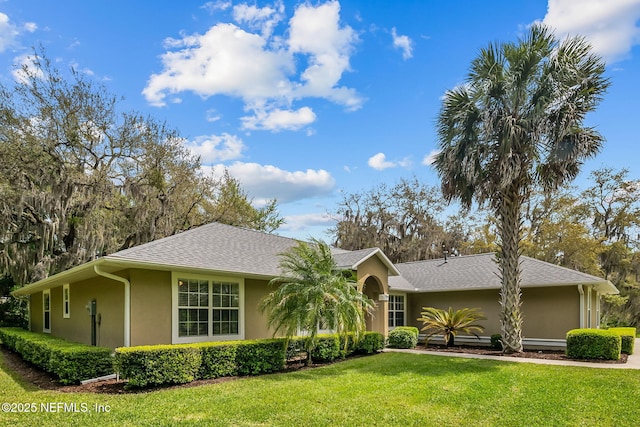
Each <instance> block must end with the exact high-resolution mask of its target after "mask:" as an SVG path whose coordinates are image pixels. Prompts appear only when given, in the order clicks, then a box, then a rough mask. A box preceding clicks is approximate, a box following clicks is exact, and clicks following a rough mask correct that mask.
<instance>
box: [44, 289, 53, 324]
mask: <svg viewBox="0 0 640 427" xmlns="http://www.w3.org/2000/svg"><path fill="white" fill-rule="evenodd" d="M47 300H48V302H49V304H48V305H49V308H47V304H46V301H47ZM47 314H48V315H49V327H48V328H47V327H46V324H47V322H46V321H45V318H46V316H47ZM42 332H45V333H47V334H50V333H51V289H45V290H44V291H42Z"/></svg>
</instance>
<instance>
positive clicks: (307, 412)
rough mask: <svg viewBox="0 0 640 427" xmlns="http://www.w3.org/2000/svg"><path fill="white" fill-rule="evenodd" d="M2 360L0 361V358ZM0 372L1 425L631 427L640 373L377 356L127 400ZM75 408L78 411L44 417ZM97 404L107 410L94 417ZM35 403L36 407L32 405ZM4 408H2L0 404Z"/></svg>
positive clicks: (638, 416)
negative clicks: (36, 384)
mask: <svg viewBox="0 0 640 427" xmlns="http://www.w3.org/2000/svg"><path fill="white" fill-rule="evenodd" d="M0 357H2V356H0ZM1 368H2V369H0V402H9V403H15V404H16V405H14V406H17V404H22V405H25V404H28V405H31V404H35V407H37V412H36V413H1V412H0V425H12V426H49V425H51V426H59V425H82V426H88V425H95V426H103V425H114V426H140V425H154V426H157V425H194V426H195V425H223V426H224V425H233V426H238V425H239V426H265V425H266V426H271V425H285V426H316V425H320V426H322V425H326V426H336V425H347V426H349V425H354V426H358V425H362V426H371V425H381V426H389V425H398V426H409V425H416V426H563V425H571V426H598V427H602V426H637V425H639V422H640V410H639V409H638V408H640V405H638V402H639V401H640V371H632V370H614V369H589V368H574V367H556V366H544V365H534V364H522V363H507V362H496V361H487V360H473V359H458V358H449V357H441V356H428V355H416V354H404V353H383V354H379V355H376V356H369V357H362V358H357V359H351V360H348V361H345V362H340V363H336V364H333V365H330V366H326V367H322V368H317V369H312V370H305V371H299V372H294V373H287V374H276V375H266V376H262V377H251V378H242V379H239V380H234V381H227V382H223V383H219V384H213V385H208V386H201V387H191V388H181V389H174V390H163V391H155V392H149V393H139V394H127V395H104V394H100V395H97V394H68V393H59V392H51V391H37V390H34V389H32V388H31V387H29V386H27V385H25V384H22V383H20V382H19V381H18V380H17V379H16V378H14V377H12V376H11V372H8V371H7V369H6V368H5V367H4V365H2V366H1ZM63 403H67V404H69V403H75V404H76V408H77V410H78V411H82V410H83V409H86V410H87V412H76V413H73V412H58V413H44V412H43V410H42V405H43V404H44V405H50V406H53V407H54V408H57V407H58V406H57V405H58V404H60V405H61V406H60V408H61V410H64V406H62V404H63ZM94 405H103V406H104V407H106V406H107V405H108V408H109V412H96V411H95V407H94ZM31 406H34V405H31ZM3 409H4V407H3Z"/></svg>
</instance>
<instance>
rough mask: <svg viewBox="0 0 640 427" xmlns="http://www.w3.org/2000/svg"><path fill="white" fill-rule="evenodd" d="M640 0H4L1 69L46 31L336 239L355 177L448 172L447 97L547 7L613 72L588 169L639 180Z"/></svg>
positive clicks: (289, 215) (257, 198) (299, 231)
mask: <svg viewBox="0 0 640 427" xmlns="http://www.w3.org/2000/svg"><path fill="white" fill-rule="evenodd" d="M639 19H640V0H608V1H601V0H550V1H549V2H546V1H534V0H496V1H491V2H481V1H471V0H469V1H456V0H451V1H447V2H439V1H438V2H436V1H420V0H416V1H409V0H406V1H379V0H352V1H342V2H338V1H327V2H324V1H318V2H316V1H313V2H300V1H295V2H290V1H271V2H267V1H255V2H254V1H248V2H241V1H233V2H232V1H218V0H215V1H211V2H206V1H192V0H182V1H169V0H156V1H132V0H110V1H106V0H92V1H87V0H61V1H45V0H40V1H35V0H5V1H0V80H1V81H2V82H3V83H5V84H9V83H11V81H12V80H13V78H14V74H13V68H12V66H13V64H20V63H24V62H25V61H27V62H28V60H29V55H30V54H31V53H32V49H31V48H32V46H36V45H42V46H44V48H45V50H46V52H47V54H48V56H49V57H50V58H51V59H53V60H55V62H56V65H57V66H58V68H60V69H68V68H69V67H75V68H76V69H77V70H79V71H82V72H84V73H88V74H89V75H91V76H92V78H94V79H95V80H96V81H100V82H103V83H104V84H105V85H106V86H107V88H109V89H110V91H111V92H113V93H114V94H116V95H121V96H124V97H125V101H124V104H123V107H124V108H126V109H133V110H137V111H141V112H144V113H148V114H150V115H152V116H154V117H156V118H158V119H161V120H166V122H167V123H168V124H169V125H171V126H172V127H175V128H177V129H178V130H179V131H180V133H181V134H182V136H184V137H185V138H186V141H185V144H186V145H187V146H188V147H189V148H190V149H191V150H192V151H193V152H194V153H196V154H199V155H201V156H202V160H203V164H204V165H205V168H206V170H207V172H210V173H220V170H221V167H227V168H228V169H229V171H230V173H231V174H232V175H233V176H234V177H236V178H237V179H238V180H240V182H241V183H242V186H243V188H244V189H245V190H246V191H247V193H248V194H249V195H250V196H251V197H252V198H253V199H254V202H255V203H256V204H259V203H260V202H261V201H262V200H265V199H270V198H277V199H278V205H279V209H280V212H281V214H282V215H283V216H284V217H285V219H286V221H287V224H286V225H285V226H283V228H282V229H280V230H279V234H282V235H286V236H293V237H301V238H306V237H310V236H315V237H319V238H327V235H326V234H325V232H326V229H327V228H328V227H330V226H331V225H332V224H333V220H332V219H331V218H330V216H328V215H327V213H328V212H331V211H333V210H335V208H336V206H337V203H338V201H339V200H341V194H342V193H344V192H347V193H353V192H357V191H361V190H367V189H370V188H371V187H372V186H373V185H375V184H378V183H382V182H384V183H388V184H391V185H393V184H395V183H396V182H398V180H400V179H401V178H403V177H405V178H412V177H414V176H415V177H417V178H418V179H420V180H422V181H423V182H426V183H428V184H430V185H439V181H438V177H437V175H436V174H435V172H434V171H433V169H432V168H431V166H430V165H429V158H430V156H431V155H432V154H433V153H434V152H435V150H436V148H437V139H436V132H435V120H436V117H437V114H438V111H439V108H440V103H441V97H442V95H443V94H444V93H445V91H446V90H447V89H451V88H453V87H455V86H456V85H458V84H460V83H462V82H463V81H464V79H465V76H466V73H467V70H468V67H469V64H470V62H471V61H472V60H473V58H474V57H475V56H476V55H477V53H478V51H479V49H480V48H482V47H484V46H486V45H487V44H488V43H489V42H492V41H493V42H494V41H513V40H515V39H516V38H517V37H518V36H519V35H520V34H522V32H523V31H524V30H525V29H526V28H527V26H528V25H530V24H532V23H533V22H535V21H543V22H545V23H547V24H549V25H551V26H553V27H554V28H555V29H556V32H557V33H558V34H560V35H563V34H581V35H584V36H585V37H586V38H587V39H588V40H589V41H590V42H591V43H592V45H593V46H594V49H595V50H596V51H597V52H598V53H600V54H601V55H602V56H603V57H604V58H605V59H606V61H607V76H608V77H609V78H610V79H611V82H612V85H611V88H610V90H609V92H608V94H607V95H606V98H605V100H604V101H603V102H602V104H601V105H600V107H599V109H598V111H596V112H594V113H592V114H591V115H590V116H589V117H588V123H589V124H590V125H592V126H595V127H596V128H597V129H598V130H599V131H600V132H601V133H602V134H603V135H604V136H605V138H606V139H607V143H606V144H605V146H604V149H603V150H602V152H601V154H600V155H599V156H598V157H597V158H595V159H594V160H591V161H589V162H587V163H586V164H585V165H584V168H583V173H582V174H581V176H580V177H579V178H578V180H577V181H576V184H577V185H578V186H584V185H586V176H587V175H588V173H589V171H591V170H593V169H596V168H599V167H602V166H611V167H614V168H623V167H626V168H629V170H630V178H633V179H640V167H639V166H638V160H640V156H639V155H638V149H637V147H636V145H637V143H638V136H637V135H638V132H637V122H636V120H637V118H638V107H637V103H638V99H640V48H639V47H638V44H640V29H639V28H638V25H639Z"/></svg>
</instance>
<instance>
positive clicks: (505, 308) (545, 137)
mask: <svg viewBox="0 0 640 427" xmlns="http://www.w3.org/2000/svg"><path fill="white" fill-rule="evenodd" d="M604 71H605V64H604V62H603V60H602V59H601V58H600V57H599V56H597V55H595V54H594V53H592V52H591V48H590V46H589V44H588V43H586V42H585V40H584V39H582V38H579V37H573V38H567V39H565V40H563V41H558V40H557V39H556V37H555V36H554V35H553V33H552V32H551V31H550V30H549V29H548V28H546V27H545V26H543V25H533V26H532V27H531V28H530V29H529V30H528V33H527V34H526V36H525V37H524V38H522V39H520V40H518V42H517V43H504V44H497V45H496V44H490V45H489V46H488V47H487V48H485V49H482V50H481V51H480V54H479V55H478V57H477V58H476V59H475V60H474V61H473V62H472V64H471V69H470V72H469V75H468V78H467V81H466V83H465V84H464V85H461V86H459V87H457V88H454V89H452V90H450V91H448V92H447V93H446V94H445V97H444V101H443V104H442V108H441V111H440V114H439V117H438V137H439V141H440V153H439V154H438V155H437V156H436V159H435V168H436V170H437V171H438V174H439V175H440V177H441V179H442V190H443V192H444V194H445V197H447V198H448V199H449V200H452V199H458V200H460V201H461V203H462V205H463V206H465V207H470V206H471V204H472V202H473V201H474V200H475V201H476V202H478V203H479V204H484V203H488V204H489V206H490V207H491V209H492V210H493V211H494V213H495V215H496V218H497V219H498V235H499V240H500V241H499V251H498V256H497V258H498V263H499V268H500V273H501V275H502V291H501V304H502V314H501V323H502V332H503V340H504V341H505V350H506V351H510V352H516V351H521V350H522V332H521V329H522V316H521V313H520V269H519V263H518V258H519V254H520V239H521V229H522V217H521V206H522V205H523V203H524V202H525V201H526V200H527V198H528V197H529V194H530V192H531V190H532V189H533V188H535V187H536V186H541V187H542V188H544V189H545V190H551V189H555V188H557V187H558V186H560V185H562V184H565V183H567V182H569V181H570V180H572V179H573V178H575V177H576V175H577V174H578V173H579V171H580V166H581V165H582V162H583V161H584V160H585V159H586V158H589V157H592V156H594V155H595V154H597V153H598V151H599V150H600V147H601V145H602V143H603V138H602V136H601V135H600V134H599V133H598V132H597V131H596V130H594V129H593V128H590V127H586V126H584V125H583V122H584V119H585V116H586V114H587V113H588V112H589V111H593V110H594V109H595V107H596V106H597V104H598V103H599V102H600V101H601V99H602V96H603V94H604V92H605V91H606V89H607V87H608V86H609V82H608V80H607V79H606V78H605V77H604V76H603V74H604Z"/></svg>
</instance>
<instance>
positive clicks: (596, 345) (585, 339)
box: [566, 329, 622, 360]
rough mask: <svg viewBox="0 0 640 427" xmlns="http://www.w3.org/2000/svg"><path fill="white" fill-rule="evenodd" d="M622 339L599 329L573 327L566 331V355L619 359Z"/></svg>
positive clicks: (578, 357)
mask: <svg viewBox="0 0 640 427" xmlns="http://www.w3.org/2000/svg"><path fill="white" fill-rule="evenodd" d="M621 347H622V339H621V338H620V336H619V335H618V334H616V333H615V332H611V331H607V330H601V329H573V330H571V331H569V332H567V352H566V354H567V356H568V357H570V358H572V359H605V360H618V359H620V350H621Z"/></svg>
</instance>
